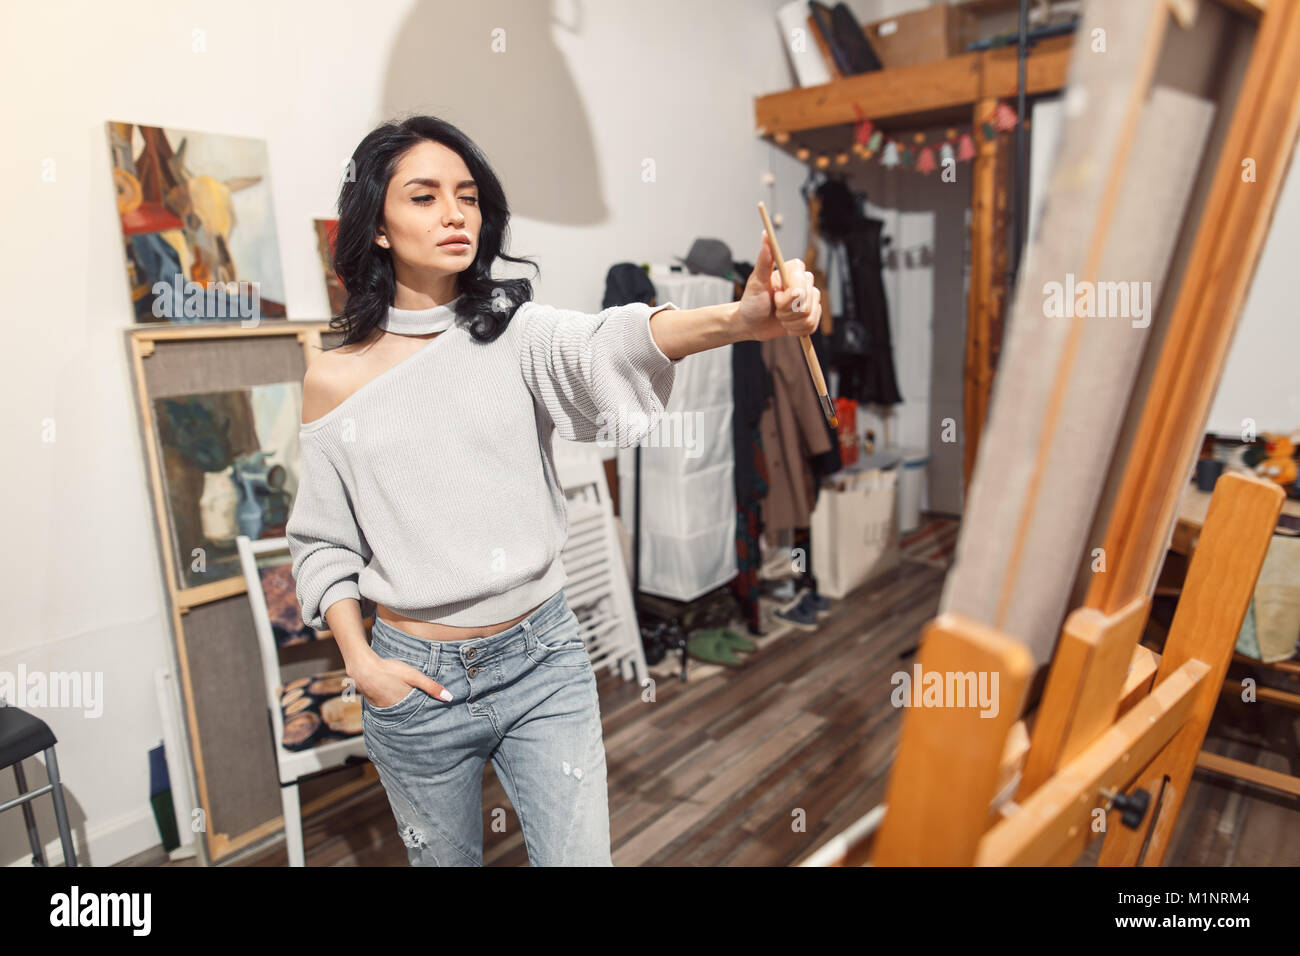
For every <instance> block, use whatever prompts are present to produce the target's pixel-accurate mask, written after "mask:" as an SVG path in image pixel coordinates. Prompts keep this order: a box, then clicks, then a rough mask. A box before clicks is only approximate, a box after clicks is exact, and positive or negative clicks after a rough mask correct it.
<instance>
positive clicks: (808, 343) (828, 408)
mask: <svg viewBox="0 0 1300 956" xmlns="http://www.w3.org/2000/svg"><path fill="white" fill-rule="evenodd" d="M758 211H759V213H760V214H761V215H762V217H763V228H764V229H766V230H767V241H768V242H770V243H771V244H772V257H773V258H774V259H776V268H777V271H778V272H780V273H781V285H782V287H783V288H785V289H786V290H787V291H788V290H789V288H790V275H789V273H787V272H786V268H785V259H784V258H783V257H782V256H781V246H780V245H779V244H778V243H777V241H776V232H775V230H773V229H772V220H771V219H770V218H768V215H767V207H766V206H765V205H763V203H762V202H760V203H759V204H758ZM799 344H800V345H802V346H803V358H804V361H805V362H807V363H808V374H809V375H811V376H812V380H813V386H814V387H815V388H816V389H817V397H818V398H820V399H821V403H822V413H823V414H825V416H826V420H827V421H828V422H830V423H831V428H839V427H840V420H839V419H838V418H836V417H835V406H834V405H832V404H831V397H830V396H829V395H828V394H826V379H825V378H823V377H822V363H821V362H819V361H817V353H816V352H815V351H813V344H812V339H810V338H809V337H808V336H806V335H801V336H799Z"/></svg>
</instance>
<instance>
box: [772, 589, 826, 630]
mask: <svg viewBox="0 0 1300 956" xmlns="http://www.w3.org/2000/svg"><path fill="white" fill-rule="evenodd" d="M772 616H773V617H775V618H776V619H777V620H779V621H785V622H786V623H787V624H793V625H794V626H795V627H797V628H799V630H801V631H815V630H817V612H816V611H814V610H813V609H812V608H811V607H809V606H808V605H807V604H806V603H805V602H804V600H803V598H802V597H800V598H799V599H798V600H796V601H792V602H790V603H789V604H788V605H786V606H785V607H783V608H781V609H780V610H777V611H773V612H772Z"/></svg>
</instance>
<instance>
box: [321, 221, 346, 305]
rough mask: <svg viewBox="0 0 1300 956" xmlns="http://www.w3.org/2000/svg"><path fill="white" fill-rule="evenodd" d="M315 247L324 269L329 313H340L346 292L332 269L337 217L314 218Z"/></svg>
mask: <svg viewBox="0 0 1300 956" xmlns="http://www.w3.org/2000/svg"><path fill="white" fill-rule="evenodd" d="M313 222H315V224H316V249H317V251H318V252H319V253H320V264H321V267H322V268H323V269H324V270H325V291H326V292H327V293H328V294H329V297H330V315H342V314H343V306H344V305H346V304H347V301H348V293H347V290H346V289H344V288H343V283H342V282H340V281H339V277H338V274H337V273H336V272H335V271H334V237H335V236H337V235H338V231H339V221H338V220H337V219H316V220H313Z"/></svg>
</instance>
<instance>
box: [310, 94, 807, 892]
mask: <svg viewBox="0 0 1300 956" xmlns="http://www.w3.org/2000/svg"><path fill="white" fill-rule="evenodd" d="M350 169H351V174H350V175H349V177H348V179H347V181H346V182H345V183H344V185H343V188H342V192H341V195H340V197H339V226H338V236H337V241H336V249H335V258H334V268H335V270H336V271H337V272H338V274H339V278H340V279H341V280H342V282H343V285H344V287H345V288H346V289H347V290H348V293H349V297H348V301H347V305H346V308H345V309H344V311H343V314H342V315H341V316H338V317H337V318H336V319H335V320H334V321H333V322H332V323H331V325H332V326H333V327H335V328H338V329H340V330H341V331H343V332H344V333H345V335H344V341H343V344H342V345H341V346H340V347H339V348H336V349H333V350H331V351H330V352H328V353H325V354H322V355H321V356H320V357H318V358H317V359H316V360H315V361H313V362H312V363H311V366H310V368H309V369H308V371H307V375H306V378H305V379H304V381H303V423H302V429H301V433H300V441H301V460H302V470H301V475H300V484H299V488H298V492H297V496H296V498H295V500H294V506H293V511H292V513H291V515H290V518H289V523H288V527H287V531H286V533H287V537H288V540H289V546H290V550H291V552H292V555H293V574H294V578H295V581H296V585H297V592H298V600H299V603H300V604H301V605H302V612H303V620H304V621H306V622H307V623H308V624H309V625H310V626H312V627H314V628H317V629H320V628H324V627H328V628H329V630H330V631H331V632H333V635H334V637H335V639H336V640H337V641H338V646H339V649H340V651H341V652H342V655H343V659H344V663H345V666H346V669H347V674H348V676H349V677H350V678H351V679H352V680H353V681H354V682H355V684H356V687H357V690H358V691H360V693H361V695H362V699H361V708H362V726H363V732H364V738H365V743H366V749H367V752H368V753H369V755H370V758H371V761H372V762H373V763H374V765H375V768H376V769H377V770H378V772H379V775H380V779H381V780H382V782H383V784H384V789H385V791H386V792H387V794H388V798H389V802H390V804H391V805H392V809H393V813H394V816H395V817H396V819H397V822H398V826H399V831H400V833H401V835H402V839H403V842H404V844H405V846H406V847H407V855H408V858H409V859H410V861H411V863H412V864H413V865H434V866H467V865H468V866H474V865H481V863H482V843H483V840H482V806H481V802H482V798H481V784H482V777H483V767H484V763H485V761H487V760H489V759H490V760H492V762H493V766H494V768H495V769H496V773H497V776H498V778H499V779H500V780H501V783H502V786H503V787H504V788H505V790H506V793H507V795H508V796H509V798H510V802H511V804H512V805H513V806H514V808H515V811H516V813H517V814H518V816H519V820H520V824H521V826H522V828H523V837H524V843H525V846H526V848H527V851H528V858H529V861H530V863H531V864H532V865H534V866H542V865H575V864H578V865H582V864H586V865H604V866H609V865H611V859H610V849H609V810H608V806H607V800H606V782H605V749H604V742H603V739H602V736H601V723H600V702H599V699H598V696H597V693H596V678H595V674H594V672H593V669H592V666H591V662H590V660H589V658H588V656H587V650H586V646H585V643H584V642H583V639H582V635H581V632H580V629H579V624H578V620H577V618H576V616H575V615H574V613H573V611H572V610H570V608H569V606H568V604H567V603H566V601H565V595H564V591H563V585H564V583H565V575H564V569H563V566H562V564H561V561H560V552H561V549H562V548H563V546H564V543H565V536H566V531H567V523H566V510H565V499H564V494H563V491H562V490H561V488H560V485H559V482H558V481H557V478H556V470H555V461H554V456H553V452H552V439H553V435H554V434H555V433H556V432H558V433H559V434H560V435H561V436H562V437H564V438H567V439H570V440H573V441H596V440H612V441H614V442H616V443H617V444H618V445H619V446H620V447H626V446H629V445H632V444H635V443H636V442H638V441H640V440H641V439H642V438H643V437H645V436H646V435H647V434H648V433H649V431H650V429H651V428H653V427H654V426H655V425H656V424H657V422H658V420H659V418H660V416H661V415H662V414H663V410H664V406H665V404H666V403H667V401H668V397H669V394H670V392H671V389H672V384H673V378H674V373H675V370H676V366H677V363H678V362H679V361H680V360H681V359H682V358H684V357H685V356H687V355H690V354H692V353H694V352H699V351H702V350H704V349H709V348H715V347H717V346H720V345H725V344H728V343H731V342H738V341H743V340H748V339H753V340H758V341H762V340H765V339H771V338H776V337H778V336H781V335H801V334H808V333H809V332H810V331H811V330H812V329H814V328H815V327H816V326H817V324H818V322H819V321H820V314H821V308H820V303H819V300H818V296H817V294H816V290H815V288H814V287H813V285H812V277H811V275H810V274H809V273H807V272H806V271H805V270H804V268H803V263H801V262H799V261H798V260H793V261H792V262H790V263H789V264H788V265H789V268H790V270H791V271H790V275H791V291H786V290H783V289H782V288H781V286H780V277H779V276H778V275H776V274H775V273H774V272H773V271H772V255H771V251H770V249H769V248H768V244H767V241H766V238H764V240H763V246H762V249H761V251H760V253H759V256H758V260H757V264H756V267H755V269H754V272H753V274H752V275H751V277H750V280H749V283H748V285H747V287H746V289H745V292H744V295H743V296H742V298H741V300H740V301H739V302H732V303H727V304H725V305H718V306H710V307H707V308H701V309H677V308H676V307H675V306H674V305H673V304H672V303H667V304H665V305H663V306H658V307H655V308H652V307H651V306H649V305H646V304H644V303H639V302H636V303H632V304H630V305H627V306H620V307H615V308H609V309H605V310H604V311H602V312H600V313H597V314H594V315H587V314H583V313H581V312H574V311H571V310H564V309H557V308H554V307H551V306H543V305H538V304H536V303H534V302H532V301H531V298H532V285H531V283H530V282H529V281H528V280H526V279H496V278H493V277H492V274H491V269H492V266H493V264H494V263H495V262H496V260H497V259H503V260H507V261H509V262H528V261H529V260H526V259H516V258H514V257H512V256H509V255H506V254H505V253H504V252H503V251H502V249H503V246H504V245H505V241H506V236H507V226H508V223H509V209H508V207H507V204H506V199H505V195H504V193H503V192H502V189H501V184H500V182H499V181H498V179H497V177H496V175H495V174H494V173H493V171H492V169H491V168H490V167H489V165H488V162H487V160H486V158H485V157H484V156H483V154H482V153H481V152H480V150H479V149H478V147H477V146H476V145H475V144H474V143H473V142H472V141H471V140H470V139H469V138H468V137H467V136H465V134H463V133H462V132H460V130H458V129H456V128H455V127H454V126H452V125H450V124H449V123H445V122H443V121H441V120H438V119H435V118H433V117H428V116H416V117H413V118H410V119H407V120H405V121H404V122H401V123H388V124H385V125H383V126H381V127H379V128H378V129H376V130H374V131H373V132H372V133H370V134H369V135H368V136H366V138H365V139H364V140H362V142H361V144H360V146H358V147H357V150H356V153H355V154H354V156H353V161H352V166H351V167H350ZM530 264H531V263H530ZM534 268H536V266H534ZM363 594H364V595H365V596H366V597H368V598H372V599H374V600H375V602H376V615H377V617H376V620H375V623H374V627H373V633H372V635H371V638H370V641H369V643H368V642H367V639H366V632H365V629H364V627H363V625H362V619H361V607H360V599H361V596H362V595H363Z"/></svg>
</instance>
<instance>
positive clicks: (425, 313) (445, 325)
mask: <svg viewBox="0 0 1300 956" xmlns="http://www.w3.org/2000/svg"><path fill="white" fill-rule="evenodd" d="M459 301H460V296H456V298H454V299H452V300H451V301H450V302H447V303H445V304H444V305H435V306H431V307H430V308H427V309H397V308H394V307H393V306H391V305H390V306H389V307H388V314H387V315H386V316H385V317H384V318H382V319H380V320H379V327H380V328H381V329H384V330H385V331H386V332H396V333H397V334H398V335H428V334H429V333H430V332H445V331H446V330H447V329H449V328H451V327H452V326H453V325H454V324H455V323H456V303H457V302H459Z"/></svg>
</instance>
